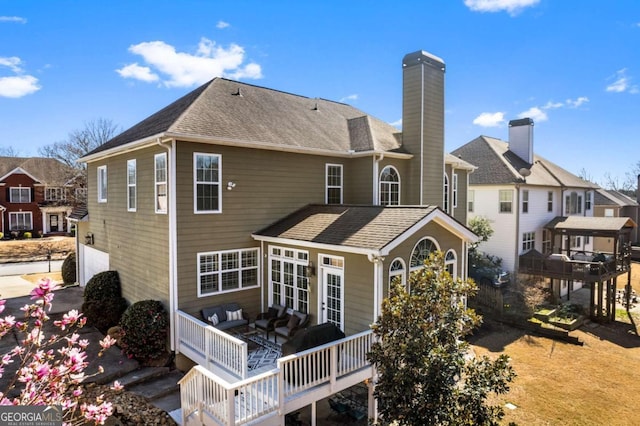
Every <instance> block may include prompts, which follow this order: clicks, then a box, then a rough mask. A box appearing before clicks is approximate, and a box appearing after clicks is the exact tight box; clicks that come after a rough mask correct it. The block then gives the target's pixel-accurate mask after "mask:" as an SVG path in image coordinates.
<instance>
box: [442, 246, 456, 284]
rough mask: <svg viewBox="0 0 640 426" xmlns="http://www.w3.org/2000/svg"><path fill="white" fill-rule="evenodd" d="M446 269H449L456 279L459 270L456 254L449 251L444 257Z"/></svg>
mask: <svg viewBox="0 0 640 426" xmlns="http://www.w3.org/2000/svg"><path fill="white" fill-rule="evenodd" d="M444 267H445V268H446V269H447V271H448V272H449V274H450V275H451V277H452V278H456V277H457V275H458V268H457V262H456V252H455V251H453V250H449V251H448V252H447V254H446V256H445V257H444Z"/></svg>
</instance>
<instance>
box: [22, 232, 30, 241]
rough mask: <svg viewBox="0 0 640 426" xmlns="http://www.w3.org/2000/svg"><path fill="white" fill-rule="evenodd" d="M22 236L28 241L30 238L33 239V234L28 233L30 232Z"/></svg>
mask: <svg viewBox="0 0 640 426" xmlns="http://www.w3.org/2000/svg"><path fill="white" fill-rule="evenodd" d="M22 236H23V237H24V238H26V239H29V238H31V232H28V231H27V232H25V233H24V234H22Z"/></svg>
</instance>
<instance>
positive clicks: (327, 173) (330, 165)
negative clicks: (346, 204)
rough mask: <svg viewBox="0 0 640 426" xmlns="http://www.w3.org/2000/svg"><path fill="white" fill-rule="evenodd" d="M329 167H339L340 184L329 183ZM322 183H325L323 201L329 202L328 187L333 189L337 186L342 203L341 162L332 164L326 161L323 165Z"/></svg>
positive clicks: (342, 176) (342, 177)
mask: <svg viewBox="0 0 640 426" xmlns="http://www.w3.org/2000/svg"><path fill="white" fill-rule="evenodd" d="M330 167H337V168H339V169H340V185H339V186H336V185H329V168H330ZM324 183H325V185H324V186H325V190H324V202H325V204H329V189H334V188H338V189H340V204H342V203H343V201H344V170H343V167H342V164H333V163H326V164H325V166H324Z"/></svg>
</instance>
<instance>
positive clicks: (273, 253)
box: [268, 246, 311, 313]
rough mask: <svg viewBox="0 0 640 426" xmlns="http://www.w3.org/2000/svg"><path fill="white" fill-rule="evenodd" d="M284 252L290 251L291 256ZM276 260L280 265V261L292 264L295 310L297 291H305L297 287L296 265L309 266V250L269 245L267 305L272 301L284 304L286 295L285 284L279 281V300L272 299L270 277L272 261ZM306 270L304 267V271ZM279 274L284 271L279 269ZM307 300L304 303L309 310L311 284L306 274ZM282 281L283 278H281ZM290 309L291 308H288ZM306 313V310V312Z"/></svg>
mask: <svg viewBox="0 0 640 426" xmlns="http://www.w3.org/2000/svg"><path fill="white" fill-rule="evenodd" d="M286 252H291V253H292V256H287V255H286V254H285V253H286ZM274 260H275V261H277V262H280V264H281V265H282V263H284V262H287V263H291V264H292V265H293V266H294V269H293V280H294V290H297V291H294V293H293V306H294V309H295V310H298V309H296V308H299V307H300V305H299V302H300V299H299V296H300V294H299V293H298V291H301V290H302V291H305V290H304V289H301V288H299V287H297V282H298V278H299V276H298V268H297V267H298V266H303V267H305V268H309V252H308V251H306V250H298V249H294V248H291V247H285V246H269V271H268V272H269V275H268V277H269V278H268V280H269V281H268V282H269V288H268V294H269V296H268V298H269V305H272V304H274V303H277V304H280V305H282V306H286V296H285V291H284V288H285V284H284V282H280V283H279V284H280V285H281V287H282V288H281V293H280V300H274V298H273V281H272V277H273V261H274ZM306 271H307V270H306V269H305V272H306ZM280 273H281V274H284V271H282V270H281V271H280ZM306 278H307V289H306V292H307V300H306V304H307V310H308V311H310V309H311V305H310V304H311V284H310V281H309V277H308V276H307V277H306ZM283 281H284V280H283ZM288 309H291V308H288ZM307 313H308V312H307Z"/></svg>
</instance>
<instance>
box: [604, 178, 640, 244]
mask: <svg viewBox="0 0 640 426" xmlns="http://www.w3.org/2000/svg"><path fill="white" fill-rule="evenodd" d="M594 205H595V211H594V216H596V217H628V218H631V219H632V220H633V221H634V222H635V223H640V205H639V204H638V201H636V200H634V199H633V198H631V197H629V196H628V195H625V194H623V193H622V192H620V191H614V190H609V189H598V190H597V191H596V193H595V197H594ZM630 238H631V241H630V242H631V243H637V242H639V241H640V239H639V238H638V228H634V229H633V231H631V235H630ZM593 249H594V250H595V251H601V252H611V251H613V241H612V239H611V238H602V237H596V238H595V239H594V242H593Z"/></svg>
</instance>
